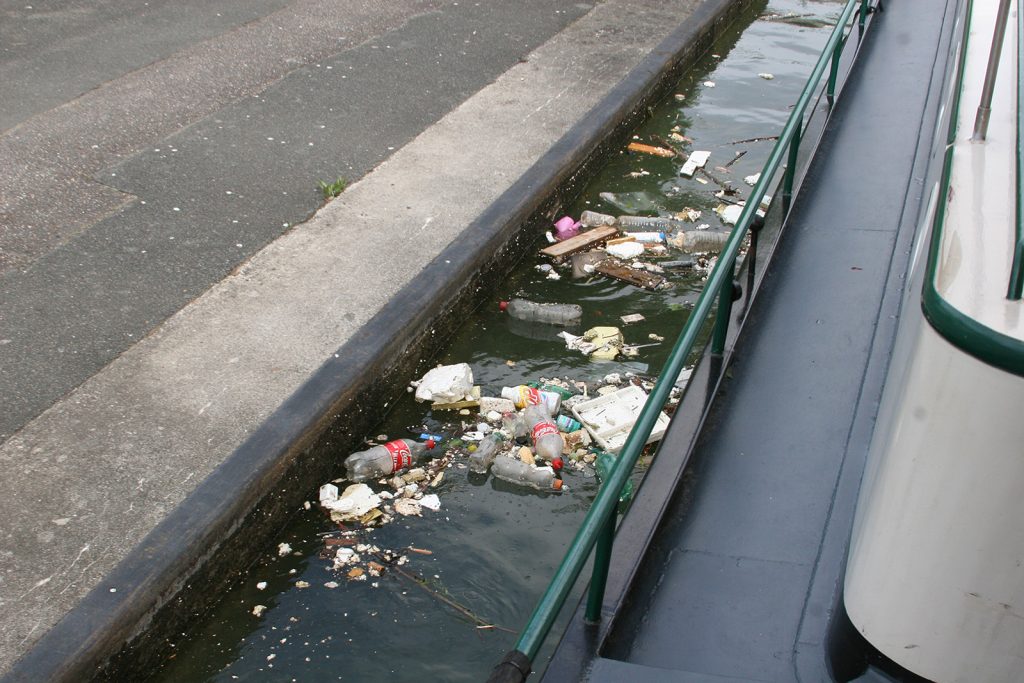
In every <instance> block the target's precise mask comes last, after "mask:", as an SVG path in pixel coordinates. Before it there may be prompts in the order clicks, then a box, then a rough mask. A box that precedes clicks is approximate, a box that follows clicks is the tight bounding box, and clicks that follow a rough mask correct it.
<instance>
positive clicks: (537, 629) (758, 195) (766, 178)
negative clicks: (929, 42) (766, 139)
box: [490, 0, 871, 681]
mask: <svg viewBox="0 0 1024 683" xmlns="http://www.w3.org/2000/svg"><path fill="white" fill-rule="evenodd" d="M858 7H859V12H858V11H857V10H858ZM870 11H871V8H870V7H869V4H868V0H849V2H847V4H846V6H845V8H844V9H843V12H842V14H841V15H840V17H839V20H838V21H837V22H836V26H835V28H834V29H833V31H832V34H831V35H830V37H829V39H828V42H827V43H826V45H825V48H824V50H823V51H822V53H821V56H820V57H819V59H818V61H817V63H816V64H815V66H814V69H813V70H812V72H811V75H810V77H809V78H808V81H807V84H806V85H805V86H804V89H803V91H802V92H801V93H800V97H799V99H798V100H797V103H796V104H795V105H794V107H793V111H792V113H791V114H790V117H789V120H788V121H787V122H786V125H785V127H784V128H783V130H782V133H781V134H780V135H779V138H778V141H777V142H776V144H775V146H774V147H773V148H772V151H771V154H770V156H769V157H768V161H767V162H765V165H764V168H763V170H762V172H761V177H760V180H758V182H757V184H756V185H755V186H754V188H753V190H752V192H751V194H750V196H749V198H748V199H747V201H746V204H745V205H744V207H743V211H742V212H741V214H740V216H739V219H738V220H737V221H736V226H735V227H734V228H733V230H732V232H731V233H730V235H729V239H728V241H727V242H726V245H725V247H724V249H723V250H722V252H721V254H720V255H719V258H718V263H717V264H716V265H715V267H714V269H713V270H712V271H711V274H710V275H709V276H708V279H707V284H706V285H705V287H704V289H703V291H702V292H701V294H700V296H699V298H698V299H697V303H696V304H695V305H694V308H693V310H692V311H691V313H690V316H689V318H688V319H687V321H686V325H685V326H684V327H683V330H682V332H681V333H680V335H679V338H678V339H677V340H676V343H675V346H673V348H672V351H671V353H670V355H669V358H668V361H667V363H666V365H665V367H664V369H663V370H662V371H661V374H660V375H659V377H658V381H657V382H656V383H655V386H654V389H653V390H652V391H651V394H650V395H649V396H648V398H647V402H646V403H645V404H644V407H643V410H642V411H641V412H640V415H639V417H638V419H637V421H636V424H635V425H634V426H633V429H632V431H631V432H630V434H629V436H628V438H627V439H626V442H625V444H624V445H623V447H622V450H621V452H620V454H619V456H618V458H617V459H616V462H615V465H614V467H613V468H612V470H611V472H610V474H609V476H608V477H607V479H606V480H605V481H604V483H603V484H602V486H601V488H600V490H599V491H598V494H597V496H596V497H595V499H594V502H593V504H592V505H591V507H590V510H589V511H588V513H587V515H586V516H585V517H584V519H583V522H582V523H581V524H580V527H579V529H578V530H577V532H576V536H575V537H574V538H573V540H572V543H571V544H570V545H569V549H568V550H567V552H566V554H565V557H564V558H563V560H562V563H561V564H560V565H559V566H558V569H557V570H556V571H555V574H554V576H553V577H552V579H551V582H550V583H549V584H548V587H547V590H545V592H544V594H543V595H542V596H541V599H540V601H539V602H538V603H537V606H536V607H535V608H534V610H533V614H532V615H531V616H530V619H529V621H528V622H527V624H526V626H525V627H524V628H523V630H522V631H521V632H520V635H519V639H518V640H517V641H516V646H515V650H513V651H512V652H509V653H508V654H507V655H506V657H505V659H504V660H503V662H502V663H501V664H499V665H498V667H496V668H495V670H494V673H493V674H492V676H491V679H490V680H491V681H511V680H525V678H526V676H527V675H528V674H529V671H530V664H531V663H532V661H533V659H534V658H535V657H536V656H537V652H538V651H539V650H540V647H541V645H542V644H543V642H544V639H545V638H546V637H547V634H548V632H549V631H550V629H551V626H552V624H553V623H554V621H555V618H556V617H557V616H558V613H559V611H560V610H561V608H562V605H563V604H564V602H565V600H566V598H567V597H568V595H569V592H570V591H571V590H572V587H573V586H574V585H575V583H576V580H577V578H578V577H579V574H580V572H581V571H582V569H583V566H584V564H586V561H587V559H588V558H589V556H590V552H591V550H595V547H596V550H595V553H594V566H593V570H592V574H591V579H590V588H589V593H588V596H587V605H586V612H585V618H586V621H587V622H588V623H596V622H598V621H600V618H601V606H602V603H603V601H604V591H605V584H606V582H607V579H608V568H609V564H610V561H611V553H612V546H613V544H614V539H615V526H616V514H615V512H616V507H617V505H618V502H619V492H620V491H621V490H622V488H623V487H624V486H625V485H626V483H627V482H628V481H629V477H630V475H631V473H632V472H633V468H634V467H635V466H636V462H637V459H638V458H639V456H640V452H641V450H642V449H643V447H644V445H645V443H646V442H647V439H648V437H649V436H650V434H651V431H652V430H653V429H654V426H655V423H656V421H657V419H658V415H659V413H660V412H661V409H662V406H664V405H665V403H666V401H667V400H668V398H669V394H670V392H671V390H672V387H673V385H674V383H675V380H676V378H677V377H678V376H679V373H680V372H681V371H682V370H683V367H684V364H685V362H686V360H687V358H689V357H690V354H691V353H692V352H693V350H694V348H695V347H696V344H697V340H698V337H699V335H700V332H701V329H702V328H703V326H704V324H705V322H706V321H707V319H708V316H709V315H710V313H711V310H712V308H713V307H714V305H715V302H714V299H715V297H717V298H718V310H717V314H716V318H715V329H714V332H713V334H712V341H711V346H712V348H711V350H712V353H716V354H721V353H722V352H723V351H724V348H725V342H726V336H727V334H728V330H729V321H730V318H731V317H732V316H731V310H732V303H733V301H734V300H735V298H736V293H737V291H738V287H739V285H738V283H736V282H735V281H734V274H735V271H736V260H737V256H738V254H739V251H740V248H741V246H742V244H743V240H744V238H745V237H746V236H747V233H748V231H751V228H753V230H752V231H751V232H752V237H756V233H757V229H758V227H759V225H760V223H761V221H760V220H758V219H757V211H758V209H759V207H760V204H761V202H762V200H763V199H764V197H765V195H766V193H767V191H768V188H769V186H770V185H771V183H772V182H773V181H774V180H775V177H776V174H777V172H778V171H779V169H780V167H781V166H782V163H783V159H786V160H787V164H786V166H785V171H784V175H783V181H782V182H783V202H784V203H783V210H784V211H788V210H789V204H790V199H791V195H792V191H793V186H794V182H795V177H796V162H797V155H798V153H799V149H800V142H801V139H802V138H803V134H804V132H805V128H804V115H805V113H806V112H807V108H808V105H809V104H810V103H811V102H812V100H813V98H814V94H815V92H816V91H817V90H818V87H819V85H820V83H821V79H822V76H823V75H824V73H825V70H826V68H828V69H829V78H828V84H827V89H826V94H827V96H828V99H829V103H830V104H831V102H832V99H833V97H834V95H835V87H836V83H835V81H836V78H837V75H838V69H839V59H840V56H841V53H842V50H843V47H844V46H845V44H846V39H847V36H848V34H846V30H847V28H850V29H851V30H852V23H851V18H852V17H854V15H855V14H859V15H860V16H859V20H858V26H859V30H860V32H863V30H864V20H865V18H866V15H867V14H868V13H869V12H870ZM750 262H751V259H750V256H749V255H748V265H749V264H750ZM748 282H749V281H748Z"/></svg>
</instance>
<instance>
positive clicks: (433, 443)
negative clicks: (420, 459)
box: [424, 439, 437, 451]
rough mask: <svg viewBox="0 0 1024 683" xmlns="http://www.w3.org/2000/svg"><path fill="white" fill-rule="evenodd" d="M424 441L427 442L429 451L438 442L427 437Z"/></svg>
mask: <svg viewBox="0 0 1024 683" xmlns="http://www.w3.org/2000/svg"><path fill="white" fill-rule="evenodd" d="M424 443H425V444H426V446H427V450H428V451H429V450H430V449H431V448H433V447H434V446H436V445H437V443H436V442H435V441H434V440H433V439H427V440H426V441H425V442H424Z"/></svg>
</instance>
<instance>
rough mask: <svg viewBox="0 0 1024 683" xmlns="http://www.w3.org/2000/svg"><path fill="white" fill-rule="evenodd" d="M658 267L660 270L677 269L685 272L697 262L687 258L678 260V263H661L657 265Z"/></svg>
mask: <svg viewBox="0 0 1024 683" xmlns="http://www.w3.org/2000/svg"><path fill="white" fill-rule="evenodd" d="M658 265H659V266H661V267H662V268H670V269H675V268H678V269H680V270H685V269H687V268H693V267H694V266H695V265H697V261H696V260H695V259H692V258H688V259H680V260H679V261H661V262H659V263H658Z"/></svg>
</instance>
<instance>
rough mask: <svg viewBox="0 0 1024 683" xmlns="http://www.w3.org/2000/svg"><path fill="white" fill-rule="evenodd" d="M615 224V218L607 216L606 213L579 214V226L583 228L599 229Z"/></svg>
mask: <svg viewBox="0 0 1024 683" xmlns="http://www.w3.org/2000/svg"><path fill="white" fill-rule="evenodd" d="M616 222H617V219H616V218H615V216H609V215H608V214H606V213H598V212H597V211H584V212H583V213H581V214H580V225H582V226H583V227H585V228H599V227H601V226H603V225H615V223H616Z"/></svg>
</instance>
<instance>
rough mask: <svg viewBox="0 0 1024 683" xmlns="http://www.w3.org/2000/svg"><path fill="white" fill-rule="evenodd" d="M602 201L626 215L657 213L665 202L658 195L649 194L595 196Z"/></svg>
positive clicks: (611, 193)
mask: <svg viewBox="0 0 1024 683" xmlns="http://www.w3.org/2000/svg"><path fill="white" fill-rule="evenodd" d="M597 196H598V197H600V198H601V199H602V200H603V201H606V202H608V203H609V204H611V205H612V206H614V207H615V208H616V209H618V210H619V211H622V212H624V213H628V214H631V215H632V214H638V213H648V212H650V213H657V212H658V211H660V210H661V209H662V208H663V207H662V206H661V203H662V202H664V201H665V199H664V197H663V196H662V195H660V194H652V193H650V192H643V191H641V192H617V193H616V192H601V193H599V194H598V195H597Z"/></svg>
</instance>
